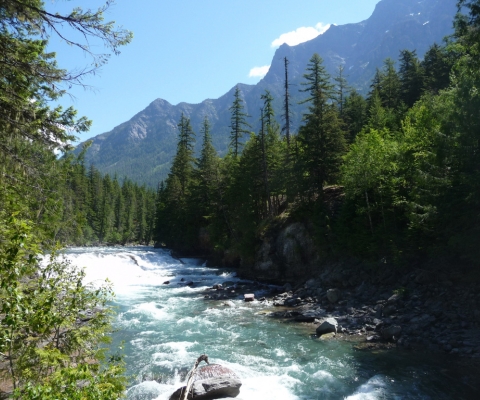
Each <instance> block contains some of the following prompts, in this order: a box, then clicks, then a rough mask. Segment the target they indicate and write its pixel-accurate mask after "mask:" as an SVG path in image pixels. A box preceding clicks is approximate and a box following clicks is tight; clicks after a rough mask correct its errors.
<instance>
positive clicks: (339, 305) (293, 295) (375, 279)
mask: <svg viewBox="0 0 480 400" xmlns="http://www.w3.org/2000/svg"><path fill="white" fill-rule="evenodd" d="M460 277H461V274H459V276H455V274H450V275H446V274H439V273H435V274H434V273H431V272H429V271H428V270H422V269H417V270H414V271H410V272H407V273H404V274H403V275H402V273H400V272H398V271H393V272H392V271H384V272H383V273H379V272H378V271H375V273H371V274H369V273H367V272H365V270H361V269H358V268H356V267H353V266H350V267H346V266H345V265H331V266H329V267H326V268H324V270H323V272H322V273H321V274H320V275H318V276H315V277H312V278H310V279H308V280H306V281H304V282H301V283H299V284H296V285H292V284H290V283H287V284H285V285H284V286H281V287H280V286H271V285H268V284H264V283H259V282H252V283H248V282H245V283H244V284H241V285H236V286H233V285H232V282H223V283H222V282H219V283H218V284H216V285H214V286H213V287H212V288H209V289H208V290H207V291H206V292H205V293H204V296H205V299H206V300H217V301H222V304H224V305H225V306H229V305H232V304H231V302H229V301H228V299H232V298H243V297H242V296H243V294H244V293H255V294H256V301H262V302H264V304H266V305H270V306H271V307H272V309H271V312H270V313H269V314H267V315H269V316H271V317H276V318H287V319H290V320H292V321H297V322H298V323H303V324H311V326H312V334H315V333H317V334H318V335H321V334H322V332H321V328H320V327H321V326H322V324H323V327H325V324H324V322H325V321H327V326H328V325H330V326H331V328H330V329H327V330H326V331H325V332H335V331H336V336H337V338H345V337H350V336H352V337H356V338H357V340H358V341H359V342H360V343H359V345H360V346H361V347H362V348H367V349H368V348H378V347H397V346H398V347H402V348H406V349H415V350H421V351H427V352H446V353H450V354H456V355H461V356H468V357H472V358H477V359H480V284H478V283H472V282H465V281H463V282H459V281H456V280H455V279H459V278H460ZM362 343H363V344H362Z"/></svg>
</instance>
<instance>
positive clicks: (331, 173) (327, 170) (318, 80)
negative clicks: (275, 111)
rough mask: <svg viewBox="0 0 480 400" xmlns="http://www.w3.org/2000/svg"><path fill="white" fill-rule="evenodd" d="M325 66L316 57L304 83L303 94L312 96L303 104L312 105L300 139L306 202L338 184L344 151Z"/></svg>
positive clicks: (312, 59) (321, 196) (301, 130)
mask: <svg viewBox="0 0 480 400" xmlns="http://www.w3.org/2000/svg"><path fill="white" fill-rule="evenodd" d="M322 63H323V60H322V59H321V57H320V56H319V55H318V54H314V55H313V56H312V58H311V59H310V62H309V63H308V65H307V73H305V74H304V75H303V77H304V79H305V80H306V82H303V83H302V84H303V85H304V86H305V89H303V90H302V91H303V92H306V93H308V95H309V96H308V98H307V99H306V100H305V101H304V103H305V102H309V103H310V105H309V108H308V111H309V113H307V114H305V115H304V124H303V125H302V126H301V127H300V131H299V135H298V137H299V141H300V143H301V148H302V155H301V158H302V165H303V169H304V171H305V173H304V174H303V180H304V183H303V189H302V191H303V192H304V193H305V194H306V195H307V199H313V198H314V197H315V195H318V196H319V198H320V199H322V198H323V186H324V184H325V183H326V182H333V181H334V180H335V177H336V175H337V173H338V168H339V166H340V164H341V156H342V153H343V152H344V150H345V139H344V133H343V131H342V129H341V125H340V121H339V118H338V111H337V109H336V107H335V106H334V105H332V103H331V101H332V99H333V86H332V84H331V83H330V76H329V75H328V73H327V72H326V70H325V67H324V66H323V65H322Z"/></svg>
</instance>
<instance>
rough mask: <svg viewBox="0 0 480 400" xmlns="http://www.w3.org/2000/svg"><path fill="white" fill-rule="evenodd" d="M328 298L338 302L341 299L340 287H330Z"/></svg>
mask: <svg viewBox="0 0 480 400" xmlns="http://www.w3.org/2000/svg"><path fill="white" fill-rule="evenodd" d="M327 299H328V301H329V302H330V303H336V302H337V301H338V300H340V290H338V289H328V290H327Z"/></svg>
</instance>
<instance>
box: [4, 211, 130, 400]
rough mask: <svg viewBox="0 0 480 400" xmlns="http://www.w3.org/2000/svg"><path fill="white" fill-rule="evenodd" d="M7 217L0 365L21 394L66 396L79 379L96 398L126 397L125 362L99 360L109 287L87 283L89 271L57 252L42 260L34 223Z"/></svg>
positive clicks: (104, 337)
mask: <svg viewBox="0 0 480 400" xmlns="http://www.w3.org/2000/svg"><path fill="white" fill-rule="evenodd" d="M0 217H1V223H0V240H1V241H2V243H3V244H4V245H3V246H2V247H1V248H0V282H1V284H0V305H1V313H0V326H1V328H2V330H1V331H2V333H1V335H0V353H1V356H2V357H4V358H5V359H6V361H7V362H8V367H7V368H6V369H4V370H2V371H0V372H1V373H2V375H3V379H6V380H7V381H8V382H11V383H12V385H13V387H14V389H15V394H14V398H22V399H31V398H58V397H59V396H60V397H63V398H65V396H66V394H67V393H69V392H70V391H71V390H73V387H75V386H77V387H80V386H79V385H92V388H93V387H94V389H93V390H92V393H96V396H97V397H90V398H95V399H96V398H98V399H105V398H112V397H111V395H114V396H115V397H118V396H120V395H121V394H122V393H123V390H124V384H125V383H124V381H123V379H122V378H120V374H121V373H122V372H123V368H122V365H121V363H116V364H111V365H101V364H99V363H100V362H101V361H102V360H103V358H104V353H105V348H104V346H103V344H104V343H106V342H108V336H107V335H106V334H108V332H109V330H110V321H111V315H112V314H111V310H110V308H109V307H107V301H108V300H109V299H110V298H111V296H112V293H111V290H110V288H109V286H100V287H90V286H87V285H85V284H84V281H83V279H84V277H85V276H84V272H83V271H82V270H79V269H77V268H74V267H72V266H71V265H69V264H68V263H67V262H66V261H63V260H62V259H61V258H59V257H58V256H57V255H56V253H51V254H50V255H45V256H43V261H42V260H41V258H40V256H41V242H40V240H39V239H38V238H36V237H35V235H34V234H33V229H34V226H33V224H32V223H30V222H28V221H26V220H23V219H20V218H18V214H17V215H15V214H14V215H10V216H8V215H6V214H5V213H2V215H1V216H0ZM64 378H68V379H66V380H63V379H64ZM97 384H98V385H97ZM41 396H44V397H41ZM47 396H51V397H47ZM67 398H74V397H69V396H67Z"/></svg>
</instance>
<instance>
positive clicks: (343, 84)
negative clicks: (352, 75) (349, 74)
mask: <svg viewBox="0 0 480 400" xmlns="http://www.w3.org/2000/svg"><path fill="white" fill-rule="evenodd" d="M344 71H345V67H344V66H343V65H339V66H338V74H337V76H335V78H334V80H335V84H336V85H335V101H336V102H337V106H338V108H339V110H340V117H342V118H343V107H344V101H345V98H346V96H347V95H348V92H349V90H350V89H349V87H348V83H347V79H346V78H345V75H344V73H343V72H344Z"/></svg>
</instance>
